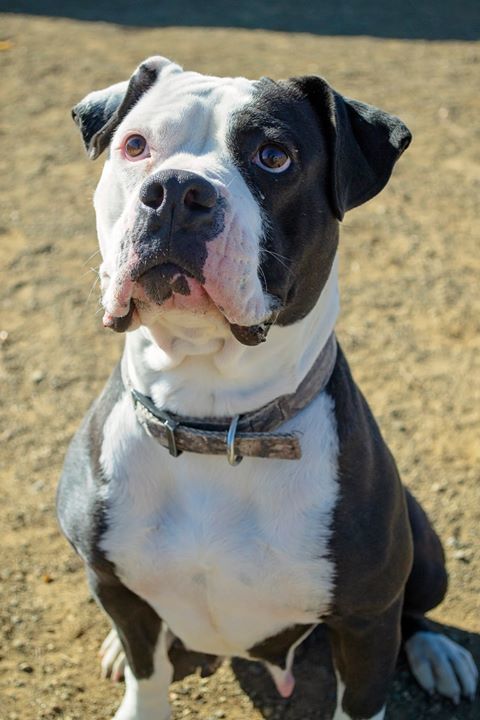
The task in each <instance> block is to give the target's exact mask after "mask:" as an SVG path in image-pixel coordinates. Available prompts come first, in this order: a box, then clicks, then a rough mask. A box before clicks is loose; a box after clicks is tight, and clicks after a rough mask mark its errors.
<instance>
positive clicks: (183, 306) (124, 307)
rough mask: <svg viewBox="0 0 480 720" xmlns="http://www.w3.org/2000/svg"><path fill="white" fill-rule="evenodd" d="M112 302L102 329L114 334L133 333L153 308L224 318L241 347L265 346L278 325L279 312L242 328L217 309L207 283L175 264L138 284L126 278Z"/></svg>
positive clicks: (152, 270) (158, 268)
mask: <svg viewBox="0 0 480 720" xmlns="http://www.w3.org/2000/svg"><path fill="white" fill-rule="evenodd" d="M111 297H112V298H113V302H110V303H108V302H105V314H104V316H103V325H104V327H106V328H109V329H111V330H114V331H115V332H125V331H127V330H129V329H132V327H131V326H132V324H134V323H133V320H134V317H135V318H136V323H135V326H138V325H137V323H141V322H142V315H143V313H144V312H148V311H151V310H152V308H155V307H158V308H162V309H163V310H164V311H168V310H173V309H175V310H182V311H186V312H193V313H202V314H207V313H211V312H213V313H215V314H219V315H221V316H222V317H223V318H224V320H225V322H226V323H227V324H228V326H229V328H230V330H231V332H232V335H233V336H234V337H235V338H236V340H238V342H240V343H242V345H247V346H255V345H259V344H260V343H263V342H265V340H266V339H267V334H268V331H269V329H270V327H271V325H272V324H273V323H274V322H275V319H276V316H277V315H278V310H276V311H273V312H272V313H271V315H270V317H268V318H267V319H265V320H264V321H263V322H259V323H256V324H253V325H242V324H239V323H237V322H234V321H233V320H230V319H229V317H228V316H229V314H230V313H228V312H227V311H226V309H225V308H224V307H223V306H220V305H218V304H217V303H216V302H214V300H212V297H211V296H210V294H209V292H208V283H207V284H204V283H202V282H200V281H199V280H197V279H196V278H194V277H193V276H192V274H191V273H190V272H189V271H187V270H185V269H184V268H182V267H180V266H178V265H176V264H173V263H158V264H157V265H154V266H152V267H151V268H148V269H147V270H145V272H143V273H142V274H141V275H139V276H137V277H136V278H135V280H133V279H132V277H131V275H127V274H123V276H122V278H121V280H120V282H118V283H117V284H116V285H115V290H114V291H113V292H111Z"/></svg>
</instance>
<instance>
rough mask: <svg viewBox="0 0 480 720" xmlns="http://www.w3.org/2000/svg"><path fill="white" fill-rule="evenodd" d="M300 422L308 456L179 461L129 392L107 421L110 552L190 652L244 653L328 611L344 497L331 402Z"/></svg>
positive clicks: (324, 400) (322, 400)
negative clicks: (333, 535)
mask: <svg viewBox="0 0 480 720" xmlns="http://www.w3.org/2000/svg"><path fill="white" fill-rule="evenodd" d="M295 427H296V429H298V430H299V431H300V432H302V433H303V438H302V451H303V457H302V460H301V461H299V462H296V461H284V460H282V461H280V460H277V461H274V460H264V459H250V458H245V459H244V460H243V462H242V463H241V464H240V465H239V466H237V467H236V468H231V467H230V466H229V465H228V463H227V461H226V459H225V458H222V457H212V456H206V455H205V456H204V455H194V454H190V453H184V454H183V455H182V456H181V457H179V458H171V457H170V456H169V455H168V454H167V452H166V451H165V449H164V448H162V447H161V446H159V445H158V444H157V443H156V441H154V440H152V439H150V438H148V437H147V435H146V434H145V433H144V431H143V429H142V428H140V426H139V425H138V424H137V421H136V419H135V417H134V415H133V412H132V411H131V401H130V399H129V398H128V397H127V396H125V398H124V399H123V400H122V401H120V402H119V403H118V405H117V406H116V407H115V408H114V410H113V412H112V414H111V416H110V418H109V420H108V423H107V427H106V430H105V442H104V446H103V452H102V464H103V467H104V471H105V473H106V475H107V477H108V478H109V480H110V482H109V485H108V490H107V495H106V498H105V500H106V503H107V506H108V508H109V510H108V528H107V531H106V533H105V535H104V537H103V540H102V547H103V549H104V551H105V552H106V554H107V557H108V558H109V559H110V560H112V561H113V562H114V563H115V566H116V568H117V572H118V574H119V575H120V577H121V579H122V581H123V582H124V583H125V584H126V585H127V586H128V587H129V588H130V589H132V590H133V591H134V592H136V593H137V594H138V595H140V596H141V597H142V598H144V599H145V600H147V601H148V602H149V603H150V604H151V605H152V607H154V608H155V610H156V611H157V612H158V614H159V615H160V617H162V618H163V619H164V620H165V621H166V622H167V623H168V625H169V626H170V628H171V629H172V631H173V632H174V633H175V634H176V635H177V636H178V637H180V638H181V639H182V641H183V642H184V643H185V644H186V645H187V646H188V647H190V648H192V649H195V650H199V651H204V652H211V653H214V654H226V655H242V654H245V651H246V650H247V649H248V648H249V647H252V646H253V645H255V644H256V643H258V642H260V641H261V640H263V639H265V638H267V637H270V636H271V635H274V634H276V633H277V632H279V631H280V630H282V629H284V628H285V627H287V626H289V625H293V624H297V623H305V624H306V623H315V622H318V619H319V616H320V615H321V614H322V613H324V612H325V611H326V610H327V609H328V605H329V601H330V599H331V593H332V589H333V567H332V563H331V560H329V559H327V554H328V548H327V544H328V540H329V536H330V525H331V520H332V512H333V508H334V506H335V502H336V499H337V493H338V487H337V481H336V461H337V436H336V429H335V424H334V418H333V412H332V407H331V400H330V399H329V398H328V397H327V396H326V395H322V396H320V397H319V398H317V400H316V401H315V402H314V403H313V404H312V406H311V407H309V408H308V409H307V411H305V412H304V413H302V414H301V416H299V417H298V418H297V419H296V421H295ZM285 429H287V426H285Z"/></svg>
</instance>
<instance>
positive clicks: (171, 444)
mask: <svg viewBox="0 0 480 720" xmlns="http://www.w3.org/2000/svg"><path fill="white" fill-rule="evenodd" d="M165 415H166V413H165ZM160 422H161V423H162V425H163V427H164V428H165V432H166V434H167V442H168V452H169V453H170V455H171V456H172V457H178V456H179V455H181V454H182V451H181V450H179V449H178V448H177V443H176V441H175V430H176V428H177V426H178V423H177V422H175V420H172V418H171V417H168V416H167V417H165V418H164V419H162V420H160Z"/></svg>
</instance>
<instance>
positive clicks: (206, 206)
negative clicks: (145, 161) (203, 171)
mask: <svg viewBox="0 0 480 720" xmlns="http://www.w3.org/2000/svg"><path fill="white" fill-rule="evenodd" d="M217 199H218V195H217V191H216V189H215V187H214V186H213V185H212V184H211V183H210V182H209V181H208V180H206V179H205V178H203V177H201V176H200V175H197V174H196V173H193V172H187V171H185V170H163V171H160V172H157V173H155V175H152V176H151V177H149V178H148V179H147V180H145V182H144V183H143V185H142V187H141V188H140V202H141V203H142V204H143V205H145V206H146V207H148V208H151V209H152V210H155V214H156V215H157V216H158V218H159V219H160V217H161V219H162V220H163V221H164V220H165V218H168V219H169V220H170V219H173V217H174V222H175V225H176V226H177V227H179V226H180V227H184V228H185V227H188V226H190V225H197V224H201V223H203V222H204V221H210V220H211V217H212V215H213V213H214V209H215V206H216V204H217Z"/></svg>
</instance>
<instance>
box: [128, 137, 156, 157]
mask: <svg viewBox="0 0 480 720" xmlns="http://www.w3.org/2000/svg"><path fill="white" fill-rule="evenodd" d="M123 153H124V155H125V157H126V158H127V159H128V160H143V158H145V157H148V156H149V155H150V152H149V149H148V143H147V141H146V140H145V138H144V137H143V136H142V135H130V136H129V137H127V139H126V140H125V141H124V143H123Z"/></svg>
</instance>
